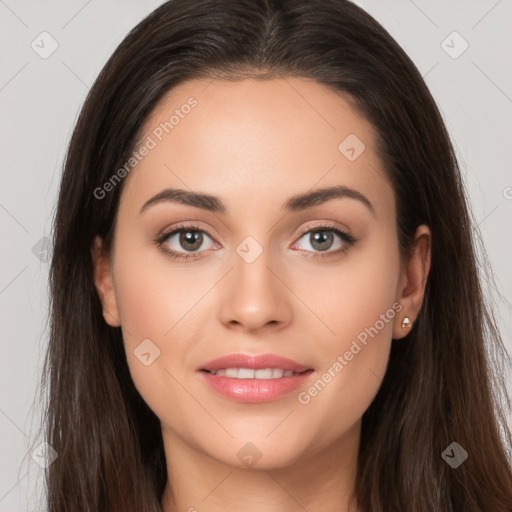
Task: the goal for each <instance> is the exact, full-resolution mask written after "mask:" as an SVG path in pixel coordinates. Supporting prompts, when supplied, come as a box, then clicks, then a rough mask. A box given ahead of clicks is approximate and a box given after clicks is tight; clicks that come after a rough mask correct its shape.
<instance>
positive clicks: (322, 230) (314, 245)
mask: <svg viewBox="0 0 512 512" xmlns="http://www.w3.org/2000/svg"><path fill="white" fill-rule="evenodd" d="M335 237H338V239H339V240H341V242H340V243H339V245H338V247H337V248H334V249H333V247H332V245H333V243H334V240H335ZM303 238H304V239H305V240H306V242H307V245H309V247H307V245H306V247H305V248H302V249H303V250H306V251H312V252H325V251H327V250H329V249H333V251H332V252H337V251H336V249H339V250H343V249H345V248H347V247H346V246H349V245H351V243H352V242H353V240H352V238H351V237H350V236H349V235H348V234H347V233H344V232H343V231H341V230H339V229H336V228H333V227H327V226H326V227H322V226H320V227H315V228H313V229H310V230H308V231H306V232H305V233H304V234H303V235H302V236H301V238H300V240H301V239H303ZM297 243H299V242H296V243H295V244H294V245H296V244H297Z"/></svg>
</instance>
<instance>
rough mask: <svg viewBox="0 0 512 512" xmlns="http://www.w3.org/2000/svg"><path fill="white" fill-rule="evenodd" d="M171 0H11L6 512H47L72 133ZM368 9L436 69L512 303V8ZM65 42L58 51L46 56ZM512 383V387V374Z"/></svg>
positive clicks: (478, 214) (2, 29) (0, 472)
mask: <svg viewBox="0 0 512 512" xmlns="http://www.w3.org/2000/svg"><path fill="white" fill-rule="evenodd" d="M160 3H162V2H161V1H157V0H154V1H149V0H148V1H146V2H140V1H139V2H136V1H135V0H124V1H121V0H117V1H114V0H109V1H101V2H100V1H98V0H90V1H88V2H87V1H77V0H75V1H64V0H49V1H46V2H36V1H35V0H31V1H25V2H22V1H20V0H5V1H4V0H0V38H1V44H0V52H1V59H2V68H1V69H2V73H1V75H0V106H1V112H2V115H1V125H2V126H1V133H2V139H1V153H0V154H1V164H2V174H1V177H2V178H1V179H2V185H1V188H0V226H1V232H2V264H1V267H0V311H1V323H0V326H1V327H0V329H1V336H2V344H1V357H0V365H1V368H0V379H1V396H0V432H1V435H0V443H1V453H2V455H1V460H2V463H1V468H0V512H6V511H18V510H40V509H41V508H40V507H38V506H37V496H38V494H37V493H38V492H39V493H40V492H41V489H42V481H41V476H42V469H41V468H40V467H39V465H38V464H36V463H35V462H34V459H35V460H40V459H38V455H39V456H40V455H41V448H39V449H38V450H39V451H37V450H36V452H35V454H34V459H33V458H32V457H31V453H32V450H33V449H34V448H36V447H37V446H38V445H39V443H40V442H41V439H40V438H39V437H38V431H37V429H38V425H39V415H40V410H39V409H38V405H39V404H38V401H37V397H36V391H37V385H38V380H39V373H40V368H41V363H42V356H43V353H44V348H45V343H46V339H47V331H46V330H45V328H46V322H47V315H48V298H47V284H46V280H47V274H48V263H47V256H48V255H47V254H46V252H45V248H46V243H45V241H44V237H46V236H49V234H50V230H51V225H50V224H51V218H52V214H53V208H54V203H55V199H56V194H57V189H58V184H59V177H60V170H61V165H62V161H63V157H64V154H65V150H66V146H67V143H68V141H69V137H70V134H71V130H72V127H73V124H74V121H75V119H76V116H77V113H78V111H79V109H80V106H81V104H82V103H83V101H84V99H85V95H86V93H87V91H88V89H89V87H90V86H91V84H92V83H93V81H94V79H95V78H96V76H97V74H98V73H99V71H100V69H101V68H102V66H103V64H104V63H105V61H106V60H107V58H108V57H109V56H110V54H111V53H112V52H113V50H114V49H115V47H116V46H117V45H118V44H119V43H120V42H121V40H122V39H123V37H124V36H125V35H126V33H127V32H128V30H130V29H131V28H132V27H133V26H134V25H135V24H136V23H137V22H138V21H140V20H141V19H142V17H143V16H145V15H146V14H148V13H149V12H150V11H152V10H153V9H154V8H155V7H157V5H159V4H160ZM356 3H358V4H359V5H361V6H362V7H363V8H364V9H366V10H367V11H368V12H369V13H370V14H372V15H373V16H374V17H375V18H376V19H377V20H378V21H379V22H381V23H382V24H383V25H384V26H385V27H386V28H387V29H388V30H389V32H390V33H391V34H392V35H393V36H394V37H395V38H396V40H397V41H398V42H399V43H400V44H401V45H402V47H403V48H404V49H405V51H406V52H407V53H408V54H409V56H410V57H411V58H412V60H413V61H414V62H415V63H416V65H417V66H418V68H419V70H420V71H421V73H422V74H423V75H424V77H425V79H426V81H427V83H428V86H429V87H430V89H431V91H432V93H433V95H434V97H435V99H436V101H437V102H438V105H439V106H440V109H441V111H442V113H443V116H444V118H445V121H446V123H447V126H448V130H449V131H450V134H451V136H452V139H453V141H454V144H455V146H456V148H457V152H458V157H459V161H460V164H461V167H462V170H463V173H464V177H465V181H466V185H467V189H468V193H469V195H470V198H471V203H472V208H473V213H474V217H475V219H476V222H477V224H478V226H479V229H480V230H481V233H482V236H483V240H484V243H485V246H486V250H487V252H488V255H489V258H490V263H491V266H492V268H493V271H494V273H495V277H496V284H497V290H498V292H499V293H500V294H501V295H502V296H503V297H504V298H506V299H507V300H508V301H511V298H512V268H511V265H510V260H511V256H512V241H511V237H510V233H511V232H512V229H511V227H512V172H511V161H512V158H511V157H512V143H511V142H512V141H511V135H512V99H511V98H512V66H511V57H510V55H511V54H510V50H511V48H512V31H511V27H512V1H511V0H500V1H496V0H472V1H468V0H451V1H441V0H436V1H426V0H414V1H413V0H364V1H358V2H356ZM454 31H456V32H458V34H460V35H457V34H455V35H453V34H452V33H453V32H454ZM42 32H47V33H49V34H50V36H46V35H43V36H40V34H41V33H42ZM41 39H42V40H43V41H41ZM52 39H53V40H54V41H56V43H55V42H53V41H52ZM33 41H34V43H33ZM443 41H444V43H443ZM32 43H33V44H34V46H35V48H33V47H32V46H31V45H32ZM52 44H53V45H55V44H58V47H57V49H56V50H55V51H54V53H52V54H51V55H49V56H47V58H42V57H41V54H43V56H45V55H44V52H49V50H51V49H52ZM466 44H467V45H468V48H467V49H466V50H465V51H464V52H462V51H463V50H464V48H465V47H466ZM36 50H37V51H36ZM495 313H496V315H497V317H498V321H499V324H500V327H501V329H502V334H503V337H504V341H505V344H506V346H507V349H508V350H509V352H512V335H511V331H512V330H511V318H512V314H511V308H510V307H508V306H507V305H506V304H505V303H504V302H503V301H500V302H498V303H497V305H496V307H495ZM507 382H508V386H509V390H510V391H512V382H511V378H510V375H507ZM509 422H510V425H511V426H512V415H510V420H509Z"/></svg>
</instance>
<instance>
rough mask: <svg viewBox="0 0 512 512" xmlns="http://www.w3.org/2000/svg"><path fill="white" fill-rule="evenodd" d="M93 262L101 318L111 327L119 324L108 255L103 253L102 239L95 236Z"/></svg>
mask: <svg viewBox="0 0 512 512" xmlns="http://www.w3.org/2000/svg"><path fill="white" fill-rule="evenodd" d="M91 255H92V262H93V272H94V284H95V286H96V290H97V292H98V295H99V297H100V301H101V304H102V306H103V318H104V319H105V322H107V324H108V325H110V326H111V327H119V326H120V325H121V322H120V318H119V310H118V307H117V299H116V295H115V288H114V280H113V276H112V268H111V265H110V257H109V255H107V254H105V251H104V248H103V240H102V239H101V238H100V237H99V236H97V237H96V238H95V239H94V241H93V244H92V247H91Z"/></svg>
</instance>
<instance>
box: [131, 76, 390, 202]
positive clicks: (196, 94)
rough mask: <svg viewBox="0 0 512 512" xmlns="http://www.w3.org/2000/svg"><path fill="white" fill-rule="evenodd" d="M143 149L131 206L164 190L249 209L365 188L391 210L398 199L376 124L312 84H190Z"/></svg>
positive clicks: (161, 110) (153, 120)
mask: <svg viewBox="0 0 512 512" xmlns="http://www.w3.org/2000/svg"><path fill="white" fill-rule="evenodd" d="M144 145H147V146H148V147H151V148H150V150H149V151H145V153H146V154H145V156H144V157H143V158H141V160H140V161H139V162H138V163H137V165H136V166H134V168H133V170H132V171H131V172H130V174H129V176H128V180H127V181H128V183H126V184H125V186H126V187H125V188H126V191H125V192H126V193H123V195H128V196H129V197H130V203H131V204H138V205H141V204H142V203H143V202H144V201H145V200H147V199H148V197H149V196H150V195H152V194H155V193H157V192H159V191H160V190H162V189H163V188H166V187H173V188H176V187H179V188H182V189H191V190H197V191H199V190H200V191H205V192H208V193H211V194H213V195H216V196H219V197H222V198H224V199H225V201H224V202H225V203H226V204H228V205H229V204H230V203H232V202H234V201H235V199H236V197H237V196H239V197H241V198H243V202H244V205H245V207H247V209H250V207H251V206H256V203H257V202H258V199H261V198H265V200H266V201H267V202H268V201H270V200H272V199H273V198H275V200H276V201H278V202H279V205H278V206H281V204H282V203H283V197H288V196H290V195H293V194H294V193H298V192H304V191H306V190H308V189H311V188H313V187H315V186H331V185H340V184H342V185H345V186H349V187H359V189H361V188H362V189H364V193H365V195H373V196H374V197H375V196H378V195H380V196H381V198H383V201H384V203H385V202H386V199H387V200H388V201H389V199H390V198H391V197H392V190H391V189H390V186H389V183H388V182H387V179H386V176H385V173H384V171H383V166H382V163H381V161H380V159H379V157H378V155H377V152H376V143H375V132H374V129H373V127H372V125H371V124H370V123H369V122H368V121H367V120H366V119H365V117H364V116H362V115H361V114H360V113H359V112H358V110H357V109H356V108H355V107H354V106H352V104H351V102H350V99H349V98H348V97H346V96H343V95H342V94H338V93H336V92H334V91H332V90H331V89H329V88H327V87H326V86H323V85H321V84H319V83H317V82H315V81H313V80H306V79H302V78H291V77H290V78H286V79H284V78H282V79H272V80H257V79H244V80H239V81H225V80H206V79H201V80H191V81H188V82H184V83H183V84H181V85H179V86H178V87H176V88H174V89H173V90H171V91H170V92H169V93H167V94H166V96H165V97H164V98H163V99H162V101H160V103H159V104H158V106H157V107H156V108H155V109H154V110H153V112H152V113H151V115H150V116H149V117H148V119H147V121H146V122H145V125H144V127H143V130H142V135H141V137H140V139H139V145H138V146H137V148H139V147H142V146H144ZM137 148H136V150H137ZM386 187H387V190H385V188H386ZM386 193H387V194H388V195H390V197H388V198H386ZM375 199H376V200H377V202H378V198H377V197H375ZM276 204H277V203H276Z"/></svg>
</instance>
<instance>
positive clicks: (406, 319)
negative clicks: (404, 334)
mask: <svg viewBox="0 0 512 512" xmlns="http://www.w3.org/2000/svg"><path fill="white" fill-rule="evenodd" d="M411 325H412V324H411V321H410V320H409V317H407V316H406V317H404V319H403V320H402V329H403V330H404V331H405V330H406V329H407V327H411Z"/></svg>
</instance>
